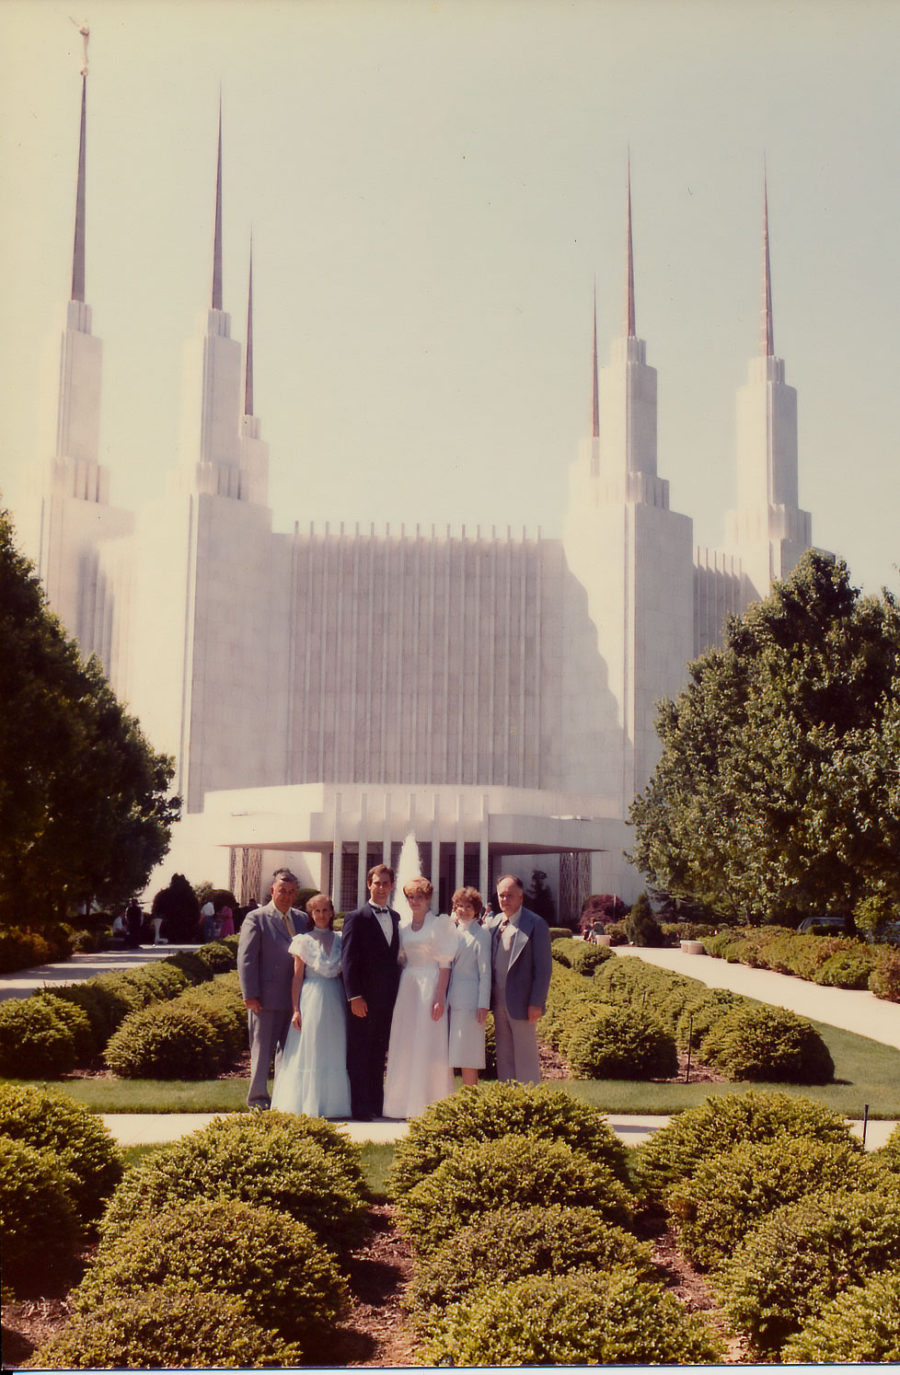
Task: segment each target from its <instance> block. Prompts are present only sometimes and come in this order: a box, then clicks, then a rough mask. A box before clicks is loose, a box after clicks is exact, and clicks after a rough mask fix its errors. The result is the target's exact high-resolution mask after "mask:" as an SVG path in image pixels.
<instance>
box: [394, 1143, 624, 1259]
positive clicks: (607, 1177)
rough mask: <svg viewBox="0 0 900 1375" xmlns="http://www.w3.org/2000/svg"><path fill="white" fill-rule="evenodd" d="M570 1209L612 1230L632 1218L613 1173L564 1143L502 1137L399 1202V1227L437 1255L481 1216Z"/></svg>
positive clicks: (472, 1150) (467, 1153)
mask: <svg viewBox="0 0 900 1375" xmlns="http://www.w3.org/2000/svg"><path fill="white" fill-rule="evenodd" d="M552 1203H566V1204H570V1205H571V1206H573V1207H588V1208H595V1209H596V1210H597V1211H598V1212H599V1213H600V1214H601V1216H602V1217H603V1218H605V1219H606V1221H608V1222H614V1223H616V1224H617V1225H621V1224H623V1223H627V1222H628V1221H629V1219H630V1216H631V1208H630V1203H629V1199H628V1194H627V1193H626V1191H625V1188H624V1186H623V1185H622V1184H620V1183H619V1181H618V1180H617V1179H616V1178H615V1177H614V1176H613V1174H612V1173H611V1172H610V1170H608V1169H607V1168H606V1166H605V1165H601V1164H599V1163H596V1162H594V1161H591V1160H589V1159H588V1158H587V1156H586V1155H584V1154H582V1153H580V1152H576V1151H573V1150H572V1149H571V1147H570V1146H567V1145H566V1144H565V1143H564V1142H562V1141H543V1140H541V1141H540V1144H539V1145H536V1142H535V1138H534V1137H533V1136H517V1135H514V1134H513V1135H509V1136H502V1137H500V1138H498V1139H497V1140H496V1141H482V1142H480V1143H478V1144H473V1145H472V1146H471V1147H460V1148H459V1149H457V1150H455V1151H454V1152H453V1154H452V1155H451V1156H450V1157H449V1158H448V1159H446V1160H445V1161H444V1162H443V1164H441V1165H438V1167H437V1169H436V1170H433V1171H432V1173H431V1174H429V1175H427V1176H426V1177H425V1178H424V1179H423V1180H421V1181H420V1182H419V1183H418V1184H417V1185H416V1186H415V1188H413V1189H410V1190H409V1191H408V1192H407V1193H404V1194H402V1195H401V1197H400V1201H399V1203H398V1207H397V1211H398V1216H399V1221H400V1227H401V1230H402V1231H403V1232H405V1233H406V1235H407V1236H408V1237H409V1238H410V1240H411V1242H412V1244H413V1246H414V1248H415V1249H416V1250H417V1251H419V1252H422V1253H425V1252H428V1251H433V1250H434V1249H435V1248H436V1247H437V1246H439V1245H440V1243H441V1242H442V1241H443V1239H444V1237H446V1236H448V1235H449V1234H450V1233H452V1232H454V1231H456V1229H457V1228H459V1227H463V1226H465V1225H466V1223H468V1222H471V1221H472V1219H473V1218H474V1217H476V1216H477V1215H478V1214H481V1213H490V1212H495V1211H497V1210H498V1209H509V1208H520V1207H534V1206H536V1205H538V1204H544V1205H549V1204H552Z"/></svg>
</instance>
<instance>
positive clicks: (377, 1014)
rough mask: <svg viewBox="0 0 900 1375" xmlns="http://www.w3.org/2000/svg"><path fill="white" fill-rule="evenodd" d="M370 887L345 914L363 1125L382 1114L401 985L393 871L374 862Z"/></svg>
mask: <svg viewBox="0 0 900 1375" xmlns="http://www.w3.org/2000/svg"><path fill="white" fill-rule="evenodd" d="M366 886H367V887H368V889H369V901H368V902H366V903H363V905H362V907H358V908H357V909H356V911H355V912H348V913H347V915H346V916H345V918H344V927H343V930H342V932H341V968H342V970H343V975H344V992H345V993H346V995H347V1000H348V1005H349V1008H350V1016H349V1017H348V1019H347V1073H348V1075H349V1076H350V1110H351V1112H352V1115H353V1117H354V1118H355V1119H356V1120H357V1121H360V1122H368V1121H371V1119H372V1118H373V1117H381V1115H382V1109H383V1107H384V1062H385V1058H386V1056H387V1048H388V1041H389V1039H390V1035H391V1016H392V1014H393V1011H394V999H395V998H396V996H397V984H398V983H399V981H400V966H399V964H398V963H397V957H398V955H399V953H400V934H399V926H400V917H399V915H398V914H397V913H396V912H395V911H393V910H392V909H391V908H390V907H388V905H387V902H388V898H389V897H390V895H391V889H392V888H393V886H394V871H393V869H391V868H390V867H389V866H388V865H387V864H376V866H375V868H374V869H370V870H369V873H368V876H367V879H366Z"/></svg>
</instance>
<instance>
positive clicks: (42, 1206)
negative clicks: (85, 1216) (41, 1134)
mask: <svg viewBox="0 0 900 1375" xmlns="http://www.w3.org/2000/svg"><path fill="white" fill-rule="evenodd" d="M68 1183H69V1176H68V1174H67V1173H65V1172H64V1171H63V1170H61V1169H60V1167H59V1166H58V1165H57V1164H56V1162H55V1161H54V1160H53V1157H52V1156H51V1155H50V1154H49V1152H47V1151H42V1150H36V1149H35V1147H34V1146H28V1145H26V1144H25V1142H24V1141H13V1140H11V1139H10V1138H9V1137H7V1136H0V1241H2V1246H3V1285H4V1288H6V1287H7V1286H9V1287H10V1288H11V1289H12V1291H13V1293H15V1294H18V1295H22V1294H25V1293H28V1292H30V1291H31V1289H32V1288H34V1287H35V1286H36V1285H38V1284H42V1283H43V1282H44V1281H45V1280H46V1279H47V1276H48V1274H50V1275H52V1274H54V1272H59V1271H64V1270H65V1269H66V1268H67V1267H68V1265H69V1264H70V1262H71V1261H72V1259H73V1257H74V1255H75V1250H76V1248H77V1246H78V1243H79V1240H80V1228H79V1225H78V1217H77V1214H76V1212H75V1207H74V1205H73V1203H72V1200H71V1198H70V1197H69V1191H68V1188H67V1185H68Z"/></svg>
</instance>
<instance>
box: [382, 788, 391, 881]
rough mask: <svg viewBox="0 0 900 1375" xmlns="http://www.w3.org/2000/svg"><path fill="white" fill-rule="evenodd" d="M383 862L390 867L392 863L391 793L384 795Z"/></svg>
mask: <svg viewBox="0 0 900 1375" xmlns="http://www.w3.org/2000/svg"><path fill="white" fill-rule="evenodd" d="M381 862H382V864H387V865H390V862H391V795H390V793H389V792H385V794H384V829H383V831H382V838H381Z"/></svg>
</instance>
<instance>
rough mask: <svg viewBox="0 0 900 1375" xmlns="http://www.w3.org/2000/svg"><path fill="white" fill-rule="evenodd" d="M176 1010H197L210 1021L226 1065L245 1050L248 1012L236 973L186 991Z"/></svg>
mask: <svg viewBox="0 0 900 1375" xmlns="http://www.w3.org/2000/svg"><path fill="white" fill-rule="evenodd" d="M178 1006H179V1007H196V1008H198V1009H199V1010H200V1011H201V1012H202V1013H203V1014H204V1016H206V1017H208V1018H210V1020H211V1021H212V1022H213V1024H214V1026H215V1028H216V1035H217V1037H218V1038H219V1040H220V1041H221V1045H222V1050H223V1061H224V1063H225V1064H230V1063H231V1062H232V1061H233V1060H235V1059H236V1058H237V1057H238V1056H239V1055H240V1054H241V1053H242V1051H244V1050H245V1049H246V1047H247V1009H246V1008H245V1007H244V1000H243V998H242V996H241V985H240V980H239V978H238V975H237V971H235V972H234V973H231V974H217V975H216V977H215V978H214V979H212V980H211V981H210V982H209V983H203V984H199V985H198V986H197V987H196V988H189V989H188V990H187V992H185V993H182V995H181V997H180V998H179V999H178Z"/></svg>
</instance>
